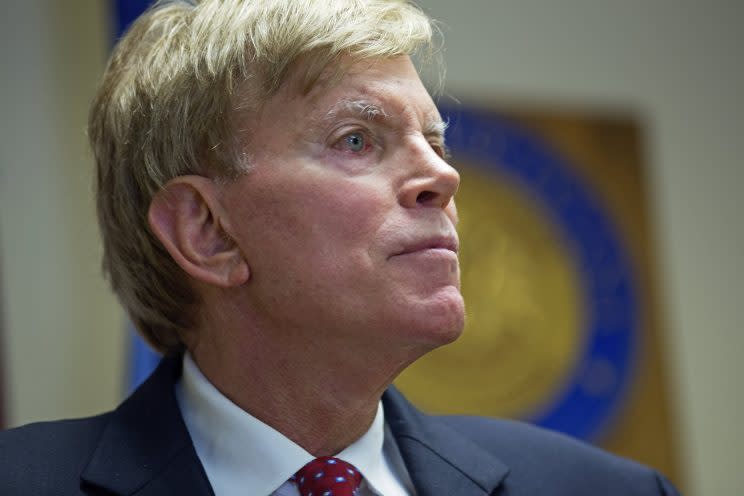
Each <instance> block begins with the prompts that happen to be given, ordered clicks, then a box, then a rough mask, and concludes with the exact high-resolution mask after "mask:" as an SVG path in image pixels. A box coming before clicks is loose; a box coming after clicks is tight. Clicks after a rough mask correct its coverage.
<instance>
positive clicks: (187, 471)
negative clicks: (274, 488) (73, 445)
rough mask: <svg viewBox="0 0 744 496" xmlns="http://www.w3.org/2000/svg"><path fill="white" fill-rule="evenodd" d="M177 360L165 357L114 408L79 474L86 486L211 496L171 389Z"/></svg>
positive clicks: (144, 494)
mask: <svg viewBox="0 0 744 496" xmlns="http://www.w3.org/2000/svg"><path fill="white" fill-rule="evenodd" d="M180 358H181V357H180V356H174V357H168V358H165V359H163V361H162V362H161V363H160V365H159V366H158V368H157V370H156V371H155V372H154V373H153V375H152V376H151V377H150V378H149V379H148V380H147V381H146V382H145V383H144V384H143V385H142V386H140V387H139V388H138V389H137V391H135V392H134V393H133V394H132V396H130V397H129V398H128V399H127V400H126V401H125V402H124V403H122V404H121V406H119V408H117V409H116V410H115V411H114V412H113V414H112V416H111V420H110V421H109V423H108V424H107V426H106V428H105V429H104V431H103V434H102V436H101V440H100V442H99V444H98V447H97V448H96V450H95V452H94V453H93V456H92V457H91V460H90V462H89V463H88V465H87V467H86V469H85V471H84V472H83V474H82V479H83V484H84V485H88V486H91V485H92V486H97V487H101V488H104V489H106V490H107V491H109V492H112V493H114V494H120V495H137V496H155V495H158V496H161V495H164V494H178V495H184V496H213V494H214V493H213V492H212V489H211V487H210V485H209V482H208V480H207V477H206V475H205V473H204V469H203V468H202V466H201V463H200V462H199V459H198V457H197V455H196V452H195V451H194V447H193V445H192V443H191V438H190V437H189V434H188V431H187V429H186V426H185V424H184V423H183V419H182V417H181V412H180V410H179V408H178V403H177V402H176V397H175V394H174V391H173V385H174V384H175V382H176V380H177V379H178V377H179V376H180V373H181V359H180Z"/></svg>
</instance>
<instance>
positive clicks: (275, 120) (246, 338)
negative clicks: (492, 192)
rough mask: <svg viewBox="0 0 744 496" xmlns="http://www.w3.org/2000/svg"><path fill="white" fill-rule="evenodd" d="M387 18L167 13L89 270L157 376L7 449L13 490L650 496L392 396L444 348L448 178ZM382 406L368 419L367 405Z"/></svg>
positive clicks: (523, 432)
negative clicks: (151, 359)
mask: <svg viewBox="0 0 744 496" xmlns="http://www.w3.org/2000/svg"><path fill="white" fill-rule="evenodd" d="M431 39H432V25H431V22H430V20H429V19H428V18H426V16H425V15H424V14H422V13H421V12H420V11H419V10H418V9H416V8H414V7H413V6H411V5H409V4H407V3H405V2H402V1H392V0H385V1H383V0H370V1H353V0H333V1H329V0H317V1H310V0H308V1H303V2H299V1H297V0H276V1H269V0H263V1H259V0H253V1H248V0H244V1H240V0H202V1H201V2H198V3H195V4H194V3H187V2H179V1H174V2H163V3H161V4H159V5H157V6H156V7H155V8H154V9H152V10H150V11H149V12H148V13H146V14H145V15H144V16H143V17H142V18H140V19H139V20H138V21H137V23H135V25H134V26H133V27H132V28H131V30H130V31H129V33H128V34H127V35H126V36H125V37H124V38H123V39H122V40H121V41H120V42H119V44H118V46H117V47H116V49H115V51H114V53H113V55H112V58H111V61H110V63H109V66H108V68H107V70H106V74H105V75H104V78H103V82H102V84H101V87H100V90H99V93H98V95H97V97H96V99H95V101H94V102H93V106H92V111H91V120H90V137H91V142H92V145H93V149H94V153H95V158H96V163H97V201H98V212H99V219H100V224H101V230H102V234H103V240H104V268H105V269H106V271H107V273H108V275H109V277H110V279H111V282H112V286H113V288H114V290H115V291H116V292H117V294H118V295H119V297H120V299H121V301H122V303H123V304H124V306H125V307H126V309H127V310H128V312H129V313H130V315H131V316H132V318H133V319H134V320H135V322H136V324H137V326H138V328H139V329H140V331H141V332H142V333H143V335H144V336H145V337H146V338H147V339H148V340H149V341H150V343H151V344H152V345H153V346H155V347H156V348H158V349H159V350H160V351H162V352H163V353H164V354H165V355H166V358H165V359H164V361H163V363H162V364H161V366H160V367H159V369H158V370H157V371H156V372H155V373H154V375H153V376H152V377H151V378H150V379H149V380H148V381H147V382H146V383H145V384H144V385H143V386H142V387H141V388H140V389H139V390H138V391H136V392H135V393H134V394H133V395H132V396H131V397H130V398H129V399H127V400H126V401H125V402H124V403H123V404H122V405H121V406H120V407H119V408H118V409H117V410H115V411H114V412H110V413H106V414H103V415H101V416H98V417H93V418H89V419H82V420H73V421H65V422H53V423H46V424H37V425H33V426H27V427H24V428H21V429H17V430H14V431H10V432H7V433H5V434H4V435H3V436H2V438H0V493H2V494H3V495H20V494H34V495H37V494H38V495H48V494H49V495H51V494H65V495H70V494H87V495H111V494H116V495H134V494H136V495H140V496H144V495H167V494H178V495H208V494H215V495H218V496H230V495H238V494H240V495H269V494H271V495H297V494H302V495H303V496H307V495H309V494H313V495H314V496H318V495H321V494H322V495H332V494H333V495H336V496H339V495H347V496H349V495H351V494H358V495H360V496H361V495H380V494H381V495H385V496H395V495H412V494H419V495H485V494H499V495H528V494H529V495H532V494H550V495H572V496H576V495H597V494H604V495H660V494H676V493H675V491H674V489H673V488H672V487H671V486H670V485H669V484H668V483H667V482H666V481H665V480H664V479H663V478H662V477H661V476H659V475H658V474H656V473H655V472H653V471H652V470H650V469H646V468H644V467H641V466H638V465H635V464H633V463H631V462H628V461H624V460H621V459H618V458H615V457H612V456H611V455H608V454H605V453H602V452H600V451H598V450H596V449H594V448H591V447H587V446H584V445H581V444H580V443H577V442H574V441H571V440H568V439H566V438H563V437H561V436H558V435H554V434H548V433H545V432H542V431H540V430H537V429H535V428H532V427H527V426H523V425H520V424H517V423H505V422H502V421H495V420H488V419H477V418H462V417H454V418H435V417H429V416H426V415H424V414H422V413H420V412H418V411H417V410H415V409H414V408H413V407H412V406H411V405H410V404H408V403H407V402H406V400H405V399H404V398H402V397H401V395H400V394H399V393H397V392H396V391H395V390H392V389H390V388H389V387H390V384H391V382H392V380H393V379H394V378H395V376H396V375H397V374H398V373H399V372H400V371H401V370H402V369H403V368H405V367H406V366H407V365H409V364H410V363H412V362H413V361H414V360H416V359H417V358H419V357H420V356H422V355H423V354H425V353H427V352H428V351H430V350H432V349H434V348H437V347H438V346H441V345H444V344H447V343H449V342H451V341H453V340H454V339H456V338H457V337H458V336H459V334H460V332H461V331H462V328H463V323H464V305H463V301H462V296H461V295H460V292H459V268H458V261H457V250H458V241H457V235H456V232H455V224H456V223H457V214H456V210H455V205H454V200H453V197H454V194H455V192H456V190H457V187H458V182H459V177H458V174H457V171H455V170H454V169H453V168H452V167H451V166H450V165H448V164H447V162H446V152H445V145H444V130H445V127H446V126H445V124H444V123H443V122H442V119H441V117H440V115H439V114H438V112H437V109H436V106H435V105H434V103H433V101H432V99H431V98H430V96H429V94H428V93H427V91H426V89H425V88H424V86H423V85H422V83H421V81H420V79H419V77H418V75H417V73H416V70H415V69H414V67H413V64H412V62H411V59H410V55H411V54H413V53H423V54H424V55H426V52H427V50H429V49H430V47H431ZM381 398H382V399H381Z"/></svg>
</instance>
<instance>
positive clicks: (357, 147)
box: [344, 133, 367, 152]
mask: <svg viewBox="0 0 744 496" xmlns="http://www.w3.org/2000/svg"><path fill="white" fill-rule="evenodd" d="M344 143H345V144H346V146H347V148H348V149H349V150H351V151H352V152H361V151H363V150H364V148H365V147H366V146H367V143H366V142H365V140H364V135H363V134H362V133H351V134H347V135H346V136H344Z"/></svg>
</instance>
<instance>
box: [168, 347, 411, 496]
mask: <svg viewBox="0 0 744 496" xmlns="http://www.w3.org/2000/svg"><path fill="white" fill-rule="evenodd" d="M176 398H177V400H178V405H179V406H180V408H181V414H182V415H183V419H184V421H185V423H186V427H187V429H188V431H189V434H190V435H191V439H192V440H193V442H194V448H195V449H196V454H197V455H198V456H199V460H200V461H201V463H202V465H203V466H204V470H205V472H206V474H207V478H208V479H209V482H210V484H211V485H212V489H214V493H215V495H216V496H263V495H266V496H299V494H300V493H299V491H298V490H297V486H296V485H295V484H294V483H292V482H289V480H288V479H289V478H290V477H291V476H292V475H293V474H294V473H295V472H297V471H298V470H299V469H300V468H302V467H303V466H304V465H305V464H306V463H308V462H309V461H311V460H313V459H314V458H315V457H314V456H313V455H311V454H310V453H308V452H307V451H305V450H304V449H303V448H301V447H300V446H299V445H297V444H295V443H294V442H293V441H291V440H290V439H288V438H286V437H285V436H284V435H283V434H281V433H280V432H279V431H277V430H275V429H273V428H272V427H270V426H268V425H266V424H264V423H263V422H261V421H260V420H258V419H257V418H255V417H253V416H252V415H251V414H249V413H248V412H246V411H245V410H242V409H241V408H240V407H238V406H237V405H236V404H234V403H233V402H232V401H230V400H229V399H228V398H227V397H225V396H224V395H223V394H222V393H220V392H219V391H218V390H217V388H215V387H214V386H213V385H212V384H211V383H210V382H209V380H208V379H207V378H206V377H204V375H203V374H202V373H201V371H200V370H199V368H198V367H197V366H196V364H195V363H194V361H193V359H192V358H191V356H190V355H189V354H188V353H187V354H185V355H184V361H183V375H182V376H181V380H180V381H179V382H178V383H177V384H176ZM336 456H337V457H338V458H341V459H342V460H345V461H347V462H349V463H351V464H352V465H354V466H355V467H356V468H358V469H359V471H360V472H361V473H362V475H363V476H364V481H363V482H362V486H361V489H360V491H359V496H412V495H414V494H415V490H414V489H413V483H412V482H411V479H410V477H409V475H408V471H407V470H406V468H405V465H404V463H403V459H402V458H401V455H400V451H399V450H398V446H397V444H396V443H395V438H393V436H392V434H391V432H390V429H389V428H388V427H387V425H386V424H385V419H384V412H383V408H382V403H380V405H379V406H378V407H377V415H376V416H375V419H374V421H373V422H372V426H371V427H370V428H369V430H368V431H367V432H366V433H364V435H362V437H360V438H359V439H358V440H356V441H355V442H354V443H353V444H351V445H350V446H349V447H347V448H346V449H344V450H343V451H342V452H341V453H339V454H338V455H336Z"/></svg>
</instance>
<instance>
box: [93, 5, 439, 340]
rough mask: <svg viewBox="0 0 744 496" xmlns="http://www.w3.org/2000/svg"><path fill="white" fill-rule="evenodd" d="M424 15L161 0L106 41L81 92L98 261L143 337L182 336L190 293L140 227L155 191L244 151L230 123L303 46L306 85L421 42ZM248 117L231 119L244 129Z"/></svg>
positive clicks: (401, 10) (387, 9) (238, 169)
mask: <svg viewBox="0 0 744 496" xmlns="http://www.w3.org/2000/svg"><path fill="white" fill-rule="evenodd" d="M432 26H433V25H432V22H431V20H430V19H429V18H428V17H427V16H426V15H425V14H423V13H422V12H421V11H420V10H419V9H418V8H417V7H415V6H413V5H412V4H410V3H409V2H406V1H403V0H387V1H385V0H368V1H365V0H202V1H198V2H197V1H191V2H186V1H165V2H164V1H161V2H159V3H157V4H156V5H155V6H154V7H152V8H151V9H149V10H148V11H147V12H145V13H144V14H143V15H142V16H141V17H140V18H139V19H138V20H137V21H136V22H135V23H134V24H133V25H132V26H131V28H130V29H129V31H128V32H127V33H126V34H125V36H124V37H123V38H122V39H121V40H120V41H119V42H118V44H117V46H116V47H115V48H114V51H113V54H112V56H111V59H110V60H109V63H108V67H107V68H106V71H105V74H104V76H103V80H102V82H101V84H100V87H99V90H98V93H97V95H96V97H95V99H94V101H93V103H92V106H91V112H90V119H89V137H90V141H91V145H92V148H93V153H94V156H95V161H96V169H97V176H96V195H97V209H98V220H99V224H100V228H101V232H102V236H103V248H104V255H103V269H104V272H105V273H106V274H107V275H108V277H109V279H110V282H111V285H112V287H113V289H114V291H115V292H116V293H117V294H118V296H119V298H120V300H121V302H122V304H123V306H124V307H125V309H126V310H127V311H128V312H129V314H130V316H131V318H132V319H133V321H134V323H135V325H136V326H137V328H138V329H139V331H140V332H141V333H142V335H143V336H144V337H145V339H146V340H147V341H148V342H149V343H150V344H151V345H152V346H153V347H155V348H156V349H158V350H159V351H161V352H168V351H172V350H175V349H178V348H180V347H181V346H182V339H181V338H182V333H183V332H184V331H186V330H188V329H191V328H193V327H194V324H195V323H194V322H193V319H194V309H195V306H196V304H198V298H197V295H196V294H195V292H194V290H193V288H192V287H191V285H190V284H189V280H188V278H187V276H186V274H185V273H184V272H183V271H182V270H181V269H180V268H179V267H178V265H177V264H176V263H175V262H174V261H173V259H172V258H171V257H170V256H169V254H168V252H167V251H166V250H165V249H164V247H163V246H162V244H161V243H160V242H159V241H158V240H157V238H156V237H155V236H154V235H153V234H152V232H151V231H150V229H149V227H148V222H147V211H148V208H149V205H150V202H151V200H152V198H153V195H154V194H155V193H156V192H157V191H158V190H159V189H160V188H161V187H162V186H163V185H164V184H165V183H166V182H168V181H169V180H170V179H173V178H174V177H177V176H180V175H186V174H201V175H208V176H211V177H217V178H226V179H229V178H234V177H236V176H238V175H239V174H242V173H244V172H246V171H247V170H248V168H249V165H250V164H249V163H248V160H247V159H246V157H245V156H244V153H243V151H242V150H241V147H240V146H239V143H238V137H237V135H238V133H236V132H235V131H234V129H233V127H232V123H233V122H234V119H235V114H236V112H237V111H238V109H251V108H255V107H257V106H260V103H261V101H262V100H265V99H266V98H267V97H269V96H270V95H272V94H273V93H274V92H276V91H277V89H278V88H279V87H280V86H281V85H282V84H283V83H284V82H285V80H286V79H287V76H288V73H289V72H290V71H291V70H292V68H293V64H295V63H296V62H297V61H298V60H299V59H300V58H306V59H309V60H310V61H311V63H310V64H308V69H307V73H306V74H305V82H306V84H307V85H308V86H310V85H312V84H313V82H314V81H315V80H316V79H317V78H318V77H319V76H320V74H321V72H323V70H324V69H325V68H326V67H328V66H329V65H330V64H331V62H333V61H334V60H336V59H338V58H340V57H342V56H350V57H351V58H352V59H366V58H378V57H393V56H397V55H408V54H412V53H414V52H417V51H420V49H422V48H424V49H428V50H431V47H432V35H433V29H432ZM246 132H247V133H250V130H241V133H246Z"/></svg>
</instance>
